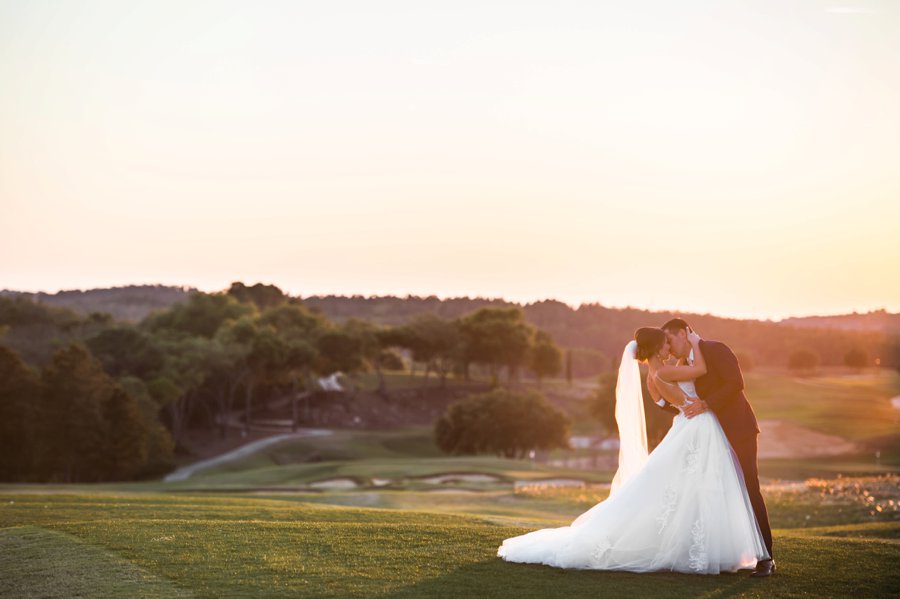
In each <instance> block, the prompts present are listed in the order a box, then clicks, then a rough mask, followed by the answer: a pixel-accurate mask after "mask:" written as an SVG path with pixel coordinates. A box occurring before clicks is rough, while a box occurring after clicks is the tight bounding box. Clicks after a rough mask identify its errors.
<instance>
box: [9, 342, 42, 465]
mask: <svg viewBox="0 0 900 599" xmlns="http://www.w3.org/2000/svg"><path fill="white" fill-rule="evenodd" d="M40 394H41V387H40V379H39V378H38V374H37V373H36V372H35V371H34V370H33V369H32V368H31V367H30V366H28V365H27V364H25V362H24V361H23V360H22V358H20V357H19V356H18V354H16V353H15V352H14V351H12V350H11V349H9V348H7V347H3V346H0V480H2V481H19V480H25V479H26V478H28V477H29V476H30V474H31V472H32V468H33V467H34V450H35V445H34V441H35V437H34V436H35V430H34V421H35V414H34V407H35V403H36V402H37V401H38V399H39V397H40Z"/></svg>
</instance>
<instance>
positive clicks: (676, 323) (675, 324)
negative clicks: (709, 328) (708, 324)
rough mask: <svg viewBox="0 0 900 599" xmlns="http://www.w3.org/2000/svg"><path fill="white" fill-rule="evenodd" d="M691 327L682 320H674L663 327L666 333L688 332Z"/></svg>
mask: <svg viewBox="0 0 900 599" xmlns="http://www.w3.org/2000/svg"><path fill="white" fill-rule="evenodd" d="M690 328H691V326H690V325H689V324H688V323H687V322H685V321H684V319H681V318H673V319H672V320H670V321H669V322H667V323H666V324H664V325H662V330H664V331H687V330H689V329H690Z"/></svg>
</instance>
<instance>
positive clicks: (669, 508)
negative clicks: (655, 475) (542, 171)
mask: <svg viewBox="0 0 900 599" xmlns="http://www.w3.org/2000/svg"><path fill="white" fill-rule="evenodd" d="M677 499H678V492H677V491H676V490H675V485H667V486H666V490H665V492H664V493H663V496H662V513H660V515H659V516H657V517H656V521H657V522H659V534H662V531H663V529H664V528H665V527H666V524H668V523H669V516H671V515H672V512H673V511H675V501H676V500H677Z"/></svg>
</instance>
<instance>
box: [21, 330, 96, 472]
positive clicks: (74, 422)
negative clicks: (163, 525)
mask: <svg viewBox="0 0 900 599" xmlns="http://www.w3.org/2000/svg"><path fill="white" fill-rule="evenodd" d="M41 378H42V381H43V387H44V393H43V394H42V395H41V398H40V402H39V405H38V409H37V418H38V422H39V423H40V432H39V435H38V440H39V443H40V449H39V462H40V468H41V471H42V472H43V474H44V476H45V477H46V478H47V479H49V480H57V481H62V482H83V481H96V480H101V479H102V478H103V477H104V466H105V464H104V461H105V456H104V455H103V452H104V434H105V433H106V426H105V422H104V414H103V406H104V403H105V401H106V400H107V398H108V397H109V395H110V394H111V392H112V381H111V380H110V378H109V377H108V376H107V375H106V373H105V372H104V371H103V367H102V366H101V364H100V362H99V361H98V360H97V359H96V358H94V356H92V355H91V353H90V352H89V351H88V350H87V348H85V347H84V346H83V345H80V344H71V345H69V346H68V347H66V348H63V349H60V350H59V351H57V352H56V353H55V354H54V355H53V358H52V360H51V362H50V364H49V365H48V366H47V368H45V369H44V371H43V373H42V377H41Z"/></svg>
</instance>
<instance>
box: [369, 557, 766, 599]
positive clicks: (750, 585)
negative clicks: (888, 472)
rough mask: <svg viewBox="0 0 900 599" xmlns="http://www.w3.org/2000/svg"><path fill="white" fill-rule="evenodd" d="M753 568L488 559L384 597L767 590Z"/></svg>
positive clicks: (484, 598)
mask: <svg viewBox="0 0 900 599" xmlns="http://www.w3.org/2000/svg"><path fill="white" fill-rule="evenodd" d="M748 574H749V572H746V571H744V572H738V573H735V574H721V575H718V576H707V575H692V574H679V573H674V572H657V573H649V574H635V573H630V572H602V571H595V570H575V569H562V568H553V567H550V566H544V565H537V564H517V563H509V562H505V561H503V560H502V559H500V558H495V559H488V560H484V561H481V562H478V563H474V564H469V565H466V566H463V567H460V568H457V569H455V570H452V571H450V572H448V573H446V574H444V575H443V576H438V577H435V578H431V579H428V580H425V581H422V582H419V583H416V584H413V585H410V586H408V587H404V588H402V589H397V590H394V591H390V592H388V593H385V594H383V595H380V597H382V598H384V599H414V598H415V599H423V598H425V599H427V598H438V597H441V598H443V597H479V598H481V599H490V598H493V597H515V598H517V599H528V598H539V597H540V598H544V597H592V598H594V597H641V598H642V599H643V598H645V597H675V596H685V597H704V598H709V599H713V598H716V599H718V598H721V597H736V596H740V595H744V594H747V593H748V592H751V593H752V592H753V591H756V592H759V591H763V592H765V591H764V590H763V589H761V588H760V586H761V585H766V583H767V582H769V581H767V580H756V579H751V578H749V576H748Z"/></svg>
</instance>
